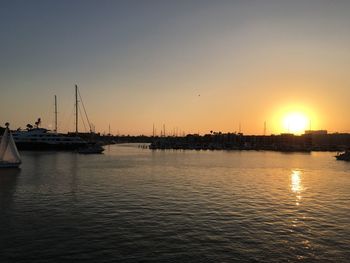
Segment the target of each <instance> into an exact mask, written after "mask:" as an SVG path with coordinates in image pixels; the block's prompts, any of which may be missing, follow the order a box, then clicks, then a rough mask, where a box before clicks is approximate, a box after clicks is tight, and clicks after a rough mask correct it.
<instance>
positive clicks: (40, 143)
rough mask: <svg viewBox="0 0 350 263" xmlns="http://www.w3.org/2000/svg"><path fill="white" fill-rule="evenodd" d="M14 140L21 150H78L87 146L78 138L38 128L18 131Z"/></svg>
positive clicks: (14, 135)
mask: <svg viewBox="0 0 350 263" xmlns="http://www.w3.org/2000/svg"><path fill="white" fill-rule="evenodd" d="M13 138H14V140H15V142H16V144H17V146H18V149H20V150H76V149H79V148H81V147H84V146H85V145H86V142H85V141H84V140H83V139H81V138H80V137H78V136H75V135H73V136H68V135H65V134H60V133H56V132H50V131H49V130H47V129H44V128H38V127H37V128H32V129H28V130H24V131H16V132H14V133H13Z"/></svg>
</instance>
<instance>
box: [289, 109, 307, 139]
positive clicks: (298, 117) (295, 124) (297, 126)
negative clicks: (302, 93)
mask: <svg viewBox="0 0 350 263" xmlns="http://www.w3.org/2000/svg"><path fill="white" fill-rule="evenodd" d="M308 122H309V119H308V118H307V117H306V115H305V114H303V113H299V112H293V113H289V114H287V115H286V116H285V117H284V118H283V127H284V129H285V130H287V131H288V133H294V134H301V133H303V132H304V131H305V130H306V129H307V126H308Z"/></svg>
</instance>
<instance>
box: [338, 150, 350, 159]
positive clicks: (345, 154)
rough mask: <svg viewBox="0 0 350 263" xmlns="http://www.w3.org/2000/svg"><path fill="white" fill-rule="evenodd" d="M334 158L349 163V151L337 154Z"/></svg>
mask: <svg viewBox="0 0 350 263" xmlns="http://www.w3.org/2000/svg"><path fill="white" fill-rule="evenodd" d="M335 158H337V160H339V161H350V150H348V151H345V152H343V153H339V154H337V155H336V156H335Z"/></svg>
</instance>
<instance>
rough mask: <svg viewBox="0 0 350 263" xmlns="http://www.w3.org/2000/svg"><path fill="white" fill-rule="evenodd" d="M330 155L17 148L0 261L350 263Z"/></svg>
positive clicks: (342, 175)
mask: <svg viewBox="0 0 350 263" xmlns="http://www.w3.org/2000/svg"><path fill="white" fill-rule="evenodd" d="M333 155H334V154H332V153H312V154H301V153H293V154H282V153H276V152H253V151H252V152H244V151H243V152H236V151H232V152H226V151H150V150H145V149H140V148H138V147H137V146H135V145H114V146H110V147H107V150H106V152H105V154H104V155H90V156H84V155H77V154H74V153H64V152H60V153H53V152H46V153H37V152H23V153H22V156H23V165H22V169H21V170H9V171H4V170H2V171H0V175H1V176H0V205H1V206H0V212H1V214H0V262H78V261H81V262H147V261H148V262H283V261H286V262H349V260H350V163H346V162H340V161H335V159H334V158H333Z"/></svg>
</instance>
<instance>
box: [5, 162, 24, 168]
mask: <svg viewBox="0 0 350 263" xmlns="http://www.w3.org/2000/svg"><path fill="white" fill-rule="evenodd" d="M20 165H21V162H18V163H10V162H0V168H18V167H19V166H20Z"/></svg>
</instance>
